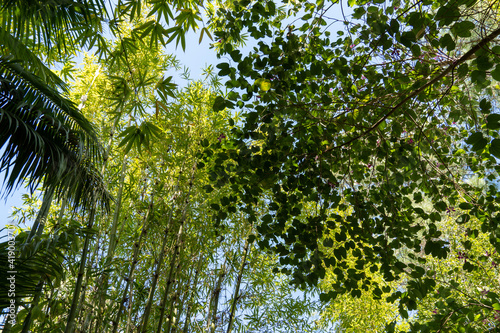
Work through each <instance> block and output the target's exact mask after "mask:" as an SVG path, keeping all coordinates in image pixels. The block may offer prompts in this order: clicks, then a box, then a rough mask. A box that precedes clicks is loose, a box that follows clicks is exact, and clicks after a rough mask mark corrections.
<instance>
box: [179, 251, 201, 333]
mask: <svg viewBox="0 0 500 333" xmlns="http://www.w3.org/2000/svg"><path fill="white" fill-rule="evenodd" d="M204 259H205V258H204V256H202V255H200V258H199V259H198V266H197V268H196V271H195V274H194V281H193V287H192V288H191V289H190V293H189V304H188V308H187V312H186V319H185V320H184V328H183V330H182V332H183V333H188V327H189V318H190V316H191V309H192V307H193V305H192V300H193V296H194V287H195V286H197V285H198V277H199V275H200V270H201V264H202V263H203V260H204Z"/></svg>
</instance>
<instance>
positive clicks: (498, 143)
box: [489, 139, 500, 158]
mask: <svg viewBox="0 0 500 333" xmlns="http://www.w3.org/2000/svg"><path fill="white" fill-rule="evenodd" d="M489 151H490V154H492V155H493V156H495V157H496V158H500V139H493V141H491V144H490V149H489Z"/></svg>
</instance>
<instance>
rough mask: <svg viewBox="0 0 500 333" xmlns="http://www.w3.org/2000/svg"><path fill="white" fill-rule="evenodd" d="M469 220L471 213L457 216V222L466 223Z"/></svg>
mask: <svg viewBox="0 0 500 333" xmlns="http://www.w3.org/2000/svg"><path fill="white" fill-rule="evenodd" d="M471 208H472V205H471ZM469 209H470V208H469ZM469 220H470V216H469V214H462V215H461V216H459V217H458V218H457V223H458V224H464V223H467V222H469Z"/></svg>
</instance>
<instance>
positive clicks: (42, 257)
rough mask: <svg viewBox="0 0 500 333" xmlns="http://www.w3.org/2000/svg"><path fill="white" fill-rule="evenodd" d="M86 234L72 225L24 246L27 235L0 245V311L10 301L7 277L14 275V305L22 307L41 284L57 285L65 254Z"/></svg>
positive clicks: (63, 272)
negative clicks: (0, 268)
mask: <svg viewBox="0 0 500 333" xmlns="http://www.w3.org/2000/svg"><path fill="white" fill-rule="evenodd" d="M88 232H91V231H90V230H83V229H81V228H80V227H79V226H78V224H76V223H74V224H72V225H70V226H69V227H64V228H62V229H61V230H58V231H57V234H55V235H52V236H49V235H43V236H41V237H35V238H34V239H33V241H31V242H26V238H27V237H28V232H21V233H19V234H18V235H16V237H15V240H12V239H11V242H10V244H9V241H5V242H2V243H0V265H1V267H3V269H2V270H1V271H0V308H5V307H7V306H8V305H9V304H10V300H11V299H12V297H10V296H11V295H9V289H10V286H9V284H10V281H9V280H7V278H8V277H10V276H11V275H15V299H16V304H23V303H25V302H26V301H27V299H26V298H28V297H31V296H33V295H34V294H35V292H36V286H37V285H38V283H39V282H40V281H41V280H43V281H45V282H47V285H49V286H51V285H54V284H58V282H59V281H61V279H62V278H63V277H64V274H65V271H64V268H63V263H64V261H65V254H67V253H69V252H74V251H75V250H77V249H75V246H74V244H75V242H77V239H78V237H81V236H82V234H85V233H88ZM9 247H10V248H9ZM12 249H14V253H15V256H14V258H13V256H12V253H11V254H9V250H12ZM9 260H11V261H9ZM10 265H12V266H10ZM11 271H14V272H15V273H10V272H11Z"/></svg>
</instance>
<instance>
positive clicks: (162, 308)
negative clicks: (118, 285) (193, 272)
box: [156, 163, 196, 333]
mask: <svg viewBox="0 0 500 333" xmlns="http://www.w3.org/2000/svg"><path fill="white" fill-rule="evenodd" d="M191 170H192V171H191V180H190V182H189V190H188V193H187V196H186V200H185V205H184V207H183V211H182V218H181V221H180V225H179V230H178V232H177V238H176V241H175V246H174V251H173V255H172V259H171V261H170V269H169V273H168V280H167V286H166V287H165V292H164V295H163V299H162V302H161V303H160V318H159V320H158V326H157V329H156V332H157V333H160V332H162V329H161V327H162V324H163V317H164V315H165V310H166V306H167V299H168V296H169V293H170V288H171V286H172V284H173V282H174V279H173V275H174V268H175V263H176V261H177V257H178V256H179V254H180V250H181V249H180V247H181V246H182V244H183V242H181V241H182V235H183V231H184V229H183V228H184V222H185V220H186V213H187V208H188V206H189V197H190V195H191V190H192V188H193V180H194V175H195V171H196V163H194V164H193V167H192V169H191ZM171 306H172V307H173V304H172V305H171ZM171 325H172V318H169V320H168V323H167V329H166V332H167V333H168V332H170V328H171Z"/></svg>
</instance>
